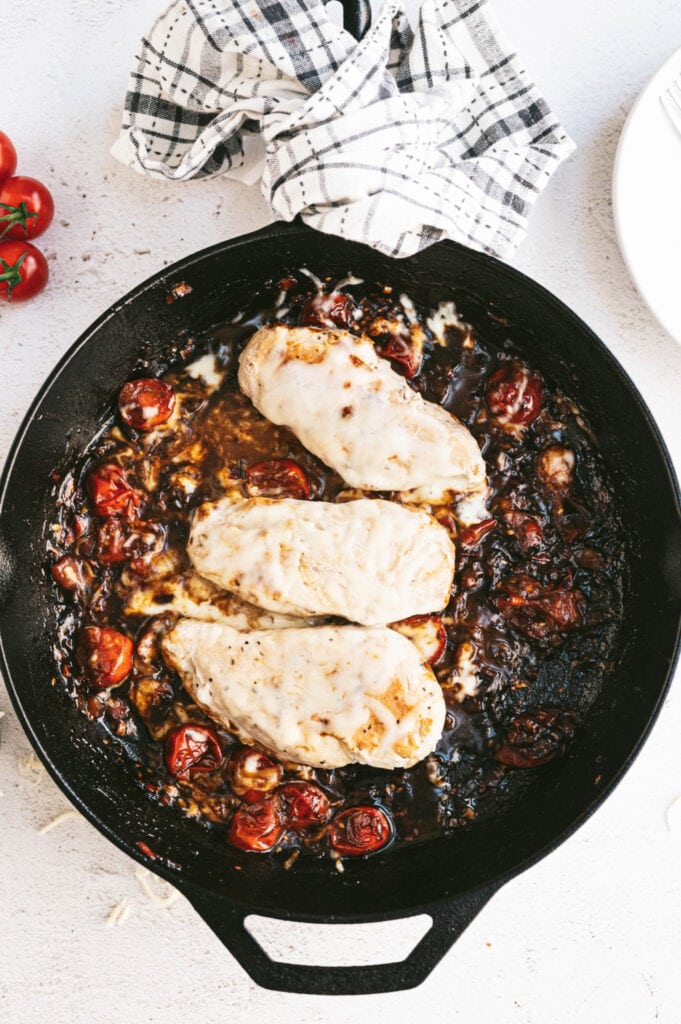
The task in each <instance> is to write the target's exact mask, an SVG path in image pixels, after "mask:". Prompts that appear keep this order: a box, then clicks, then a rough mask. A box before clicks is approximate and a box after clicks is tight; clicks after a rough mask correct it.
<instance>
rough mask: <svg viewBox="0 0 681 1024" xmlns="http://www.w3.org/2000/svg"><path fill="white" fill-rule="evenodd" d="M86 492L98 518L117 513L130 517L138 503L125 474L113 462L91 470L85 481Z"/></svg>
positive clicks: (138, 500) (137, 497)
mask: <svg viewBox="0 0 681 1024" xmlns="http://www.w3.org/2000/svg"><path fill="white" fill-rule="evenodd" d="M87 491H88V494H89V495H90V497H91V498H92V503H93V505H94V506H95V512H96V513H97V515H100V516H112V515H115V514H116V513H117V512H119V513H120V512H124V513H127V514H128V515H130V514H132V512H133V511H134V509H135V508H137V507H138V506H139V503H140V499H139V495H138V494H137V492H136V491H135V490H134V489H133V488H132V487H131V486H130V484H129V483H128V481H127V479H126V476H125V473H124V472H123V470H122V469H120V467H119V466H116V465H115V463H113V462H105V463H104V464H103V465H101V466H97V468H96V469H93V471H92V472H91V473H90V476H89V477H88V480H87Z"/></svg>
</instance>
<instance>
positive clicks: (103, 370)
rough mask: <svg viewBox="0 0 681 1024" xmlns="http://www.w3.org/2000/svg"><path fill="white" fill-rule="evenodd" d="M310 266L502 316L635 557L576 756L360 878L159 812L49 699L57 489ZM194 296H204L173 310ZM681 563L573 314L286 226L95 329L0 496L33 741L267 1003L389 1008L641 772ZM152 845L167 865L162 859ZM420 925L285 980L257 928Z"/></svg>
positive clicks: (371, 864)
mask: <svg viewBox="0 0 681 1024" xmlns="http://www.w3.org/2000/svg"><path fill="white" fill-rule="evenodd" d="M301 266H307V267H310V268H312V269H314V270H315V271H316V272H317V273H323V274H329V275H331V277H336V278H340V277H342V276H345V274H346V273H347V272H348V271H349V270H352V272H353V273H354V274H356V275H358V276H360V277H363V278H365V279H366V281H368V282H389V283H390V284H392V285H393V286H394V287H395V289H399V290H405V291H407V292H408V294H409V295H410V296H411V297H412V298H413V299H415V300H417V301H421V302H424V303H426V304H429V303H432V304H433V305H436V304H437V303H438V302H439V301H440V300H442V299H444V298H452V297H454V298H455V299H456V301H457V304H459V305H460V306H462V307H463V309H464V311H467V310H471V311H473V312H474V314H475V316H476V320H477V323H479V325H480V327H481V328H482V330H483V332H484V330H485V324H486V323H487V325H489V326H490V327H491V326H492V325H493V324H496V325H497V327H496V329H497V330H499V318H500V317H501V318H506V319H507V320H508V321H509V323H510V326H509V328H508V333H509V334H512V336H513V337H514V339H515V340H516V341H517V342H518V345H519V348H520V351H521V353H522V355H524V356H525V357H526V358H527V359H528V360H529V361H530V363H531V364H532V365H533V366H536V367H537V368H539V369H540V370H541V372H542V373H543V374H544V376H545V378H546V379H547V380H548V382H549V383H550V384H551V385H552V386H555V385H559V386H561V387H563V388H564V389H565V390H566V391H567V393H568V394H570V395H571V396H572V397H574V398H575V399H576V400H577V401H578V402H579V403H580V405H581V406H582V407H583V409H584V410H585V412H586V414H587V416H588V418H589V420H590V422H591V424H592V426H593V428H594V429H595V431H596V434H597V437H598V439H599V443H600V446H601V449H602V451H603V453H604V455H605V458H606V461H607V464H608V466H609V468H610V472H611V474H612V479H613V481H614V484H615V487H616V490H617V495H618V499H619V502H620V504H621V507H622V510H623V514H624V517H625V521H626V524H627V528H628V532H629V536H630V539H631V544H630V549H629V551H630V554H629V569H630V575H631V579H630V585H629V588H628V593H627V596H626V602H625V605H626V606H625V623H624V630H623V636H624V638H625V639H624V641H623V644H622V646H621V650H620V651H619V659H618V661H617V663H616V664H615V666H614V667H613V669H612V671H611V672H610V674H609V675H608V677H607V678H606V681H605V683H604V686H603V688H602V690H601V692H600V693H599V695H598V697H597V699H596V701H595V703H594V705H593V706H592V709H591V711H590V712H589V714H588V717H587V721H586V724H585V725H584V727H583V728H581V730H580V731H579V733H578V735H577V736H576V738H575V740H574V743H573V744H572V746H571V747H570V749H569V751H568V753H567V755H566V757H565V758H564V759H562V760H560V761H556V762H554V763H552V764H550V765H547V766H546V767H544V768H540V769H536V770H535V771H534V772H532V773H531V785H530V787H529V789H528V791H527V793H526V794H525V796H524V798H523V799H522V800H521V801H518V802H516V803H515V804H514V805H513V806H510V807H507V808H506V809H505V810H504V811H503V813H501V814H500V815H498V816H496V817H494V818H492V819H491V820H489V821H487V822H480V823H478V824H477V825H475V826H474V827H472V828H471V829H470V830H467V831H461V832H458V833H455V834H454V835H452V836H451V837H449V838H439V839H437V840H431V841H428V842H423V843H420V844H419V843H414V844H413V845H411V846H406V847H405V848H399V849H393V850H391V851H388V852H387V853H386V854H385V855H384V856H380V855H379V856H375V857H373V858H369V859H368V860H366V861H363V860H359V861H354V862H353V861H348V862H347V865H346V871H345V874H343V875H340V874H338V873H337V872H336V871H335V870H334V869H333V866H332V865H331V864H330V863H328V862H320V861H313V860H310V859H307V858H301V859H300V860H299V861H298V862H297V863H296V865H295V867H294V868H293V870H291V871H284V870H283V868H282V867H281V866H280V865H279V864H278V863H276V862H275V861H274V860H273V859H270V858H269V857H266V856H256V855H248V854H243V853H240V852H239V851H237V850H234V849H231V848H228V847H227V845H226V844H225V843H224V841H222V840H217V839H216V838H215V837H213V836H212V835H211V834H209V833H207V832H205V831H204V830H203V829H201V828H200V826H198V825H197V824H196V823H194V822H191V821H188V820H185V819H182V818H180V817H179V816H178V815H177V814H176V813H175V812H174V811H172V810H169V809H167V808H163V807H160V806H159V805H158V804H155V803H152V802H151V801H150V800H149V799H148V797H147V796H146V795H145V793H144V792H143V790H142V789H141V788H140V787H139V786H138V785H136V784H135V782H134V778H133V772H132V770H131V769H130V766H129V765H127V764H125V763H122V762H121V761H120V760H119V759H118V758H117V756H116V752H115V748H114V746H113V745H111V746H110V747H106V746H104V745H103V744H102V743H101V742H100V741H99V740H98V739H97V726H96V725H95V724H94V723H92V722H89V721H87V720H86V718H85V717H84V716H82V715H81V714H79V713H78V712H76V711H75V710H74V709H73V707H72V705H71V703H70V701H69V699H68V697H67V696H66V695H65V694H64V693H63V692H62V688H61V687H60V686H59V685H54V686H53V685H50V680H51V679H52V678H53V675H54V665H53V659H52V637H53V630H54V626H55V600H56V592H55V588H54V585H53V584H52V583H51V581H50V579H49V575H48V573H47V572H46V552H45V531H44V522H45V518H46V514H49V513H48V512H47V510H48V509H50V508H51V507H53V502H54V484H53V482H52V480H51V478H50V474H51V473H52V471H53V470H54V469H55V468H59V467H60V466H65V465H66V464H67V463H68V461H69V459H70V458H72V457H73V456H75V454H76V453H78V452H80V451H81V450H82V448H83V446H84V445H86V443H87V442H88V441H89V440H90V439H91V438H92V437H93V435H94V434H95V433H96V431H97V430H98V429H99V427H100V425H101V424H102V423H103V421H104V419H105V418H106V417H107V416H108V415H109V413H110V410H111V408H112V403H113V401H114V399H115V395H116V392H117V389H118V388H119V386H120V384H121V382H122V381H125V380H126V379H128V378H130V377H132V376H135V375H136V374H139V371H140V366H139V360H140V358H141V357H143V358H145V359H147V360H149V364H150V371H151V372H152V373H153V372H156V371H161V370H162V369H164V368H165V365H166V354H167V351H168V347H169V345H170V344H171V343H172V342H174V341H176V340H177V339H178V338H182V337H186V336H189V335H192V334H199V333H201V332H204V331H206V330H207V329H208V328H209V327H210V326H211V325H213V324H216V323H218V322H220V321H224V320H226V319H228V318H230V317H231V316H232V315H233V314H234V313H235V312H236V311H237V310H239V309H240V307H241V306H242V304H244V303H245V302H247V301H248V300H249V299H250V298H251V297H252V296H253V293H254V292H255V291H256V290H257V289H258V288H260V287H262V286H263V285H264V284H265V282H266V281H267V280H268V279H273V280H274V281H277V280H279V278H281V277H283V276H285V274H287V273H289V272H291V271H292V270H296V269H297V268H299V267H301ZM178 281H186V282H187V283H188V284H190V285H191V287H192V289H193V290H192V292H191V294H190V295H188V296H187V297H186V298H184V299H182V300H181V301H176V302H174V303H173V304H171V305H168V304H167V302H166V295H167V294H168V291H169V288H170V286H171V285H172V284H174V283H177V282H178ZM476 296H478V297H481V300H479V299H477V298H476ZM476 310H477V313H476V312H475V311H476ZM487 310H491V311H492V313H493V316H494V317H495V318H496V319H495V320H492V319H487V316H488V314H487V312H486V311H487ZM469 315H470V314H469ZM65 453H66V455H65ZM680 551H681V512H680V508H679V496H678V491H677V485H676V483H675V479H674V475H673V471H672V468H671V465H670V462H669V458H668V455H667V453H666V451H665V447H664V444H663V442H662V440H661V438H660V435H659V433H658V431H657V428H656V426H655V424H654V422H653V421H652V419H651V417H650V414H649V412H648V410H647V409H646V407H645V405H644V404H643V402H642V400H641V397H640V395H639V394H638V392H637V391H636V389H635V387H634V386H633V384H632V383H631V381H630V380H629V379H628V377H627V376H626V375H625V373H624V372H623V370H622V369H621V367H620V366H619V365H618V363H617V362H616V361H615V360H614V359H613V357H612V356H611V355H610V354H609V352H608V351H607V349H606V348H605V347H604V346H603V344H602V343H601V342H600V341H599V340H598V338H596V337H595V336H594V334H593V333H592V332H591V331H590V330H589V328H588V327H586V325H585V324H584V323H582V321H580V320H579V319H578V318H577V317H576V316H575V315H574V314H573V313H571V312H570V310H569V309H567V308H566V307H565V306H564V305H563V304H562V303H561V302H559V301H558V300H557V299H556V298H554V297H553V296H552V295H550V294H549V293H548V292H546V291H545V290H544V289H543V288H541V287H540V286H539V285H537V284H535V283H534V282H533V281H531V280H529V279H528V278H526V277H524V276H523V275H522V274H520V273H518V272H517V271H515V270H513V269H512V268H510V267H508V266H505V265H504V264H502V263H500V262H498V261H496V260H494V259H492V258H490V257H488V256H485V255H481V254H480V253H475V252H471V251H470V250H467V249H465V248H463V247H462V246H459V245H454V244H452V243H440V244H438V245H435V246H433V247H432V248H430V249H428V250H427V251H425V252H424V253H421V254H420V255H418V256H415V257H412V258H410V259H406V260H403V261H399V262H398V261H394V260H391V259H389V258H388V257H385V256H382V255H379V254H377V253H376V252H374V251H373V250H371V249H368V248H366V247H364V246H361V245H356V244H353V243H350V242H345V241H341V240H338V239H333V238H329V237H327V236H326V235H322V234H318V233H317V232H314V231H312V230H309V229H307V228H304V227H302V226H298V225H293V226H291V225H284V224H274V225H272V226H270V227H268V228H265V229H263V230H261V231H257V232H255V233H254V234H252V235H248V236H246V237H242V238H237V239H234V240H232V241H229V242H224V243H221V244H220V245H217V246H214V247H213V248H211V249H206V250H205V251H203V252H200V253H197V254H195V255H192V256H189V257H187V258H186V259H184V260H181V261H180V262H179V263H177V264H175V265H174V266H173V267H170V268H168V269H166V270H164V271H162V272H161V273H159V274H156V275H155V276H154V277H152V278H150V279H149V280H148V281H147V282H145V283H144V284H142V285H140V286H139V287H138V288H136V289H135V290H134V291H132V292H131V293H130V294H129V295H127V296H126V297H125V298H124V299H122V300H121V301H119V302H117V303H116V304H115V305H114V306H113V307H112V308H111V309H110V310H108V312H106V313H105V314H104V315H103V316H102V317H101V318H100V319H99V320H98V321H97V322H96V323H95V324H94V325H93V326H92V327H91V328H90V329H89V330H88V331H86V333H85V334H84V335H83V336H82V337H81V338H80V339H79V340H78V341H77V342H76V344H75V345H74V346H73V348H72V349H71V350H70V351H69V352H68V353H67V354H66V356H65V357H64V358H63V359H62V360H61V362H60V363H59V365H58V366H57V367H56V369H55V370H54V371H53V373H52V374H51V375H50V377H49V379H48V381H47V382H46V384H45V385H44V386H43V388H42V389H41V391H40V393H39V395H38V397H37V398H36V400H35V402H34V403H33V405H32V407H31V409H30V410H29V412H28V414H27V416H26V419H25V420H24V423H23V425H22V427H21V429H20V431H19V434H18V436H17V438H16V440H15V442H14V445H13V448H12V450H11V452H10V455H9V457H8V461H7V465H6V467H5V471H4V474H3V477H2V480H1V482H0V569H1V571H0V582H1V586H0V639H1V647H0V656H1V662H0V663H1V666H2V669H3V671H4V674H5V678H6V681H7V686H8V688H9V692H10V695H11V697H12V700H13V702H14V706H15V708H16V711H17V714H18V715H19V718H20V720H21V722H22V723H23V726H24V728H25V730H26V732H27V734H28V736H29V739H30V741H31V743H32V744H33V746H34V748H35V750H36V752H37V753H38V755H39V756H40V758H41V759H42V761H43V763H44V764H45V766H46V768H47V769H48V770H49V772H50V774H51V775H52V777H53V778H54V779H55V781H56V782H57V783H58V785H59V786H61V788H62V789H63V791H64V792H65V793H66V795H67V796H68V798H69V799H70V800H71V801H72V803H73V804H75V806H76V807H78V808H79V810H80V811H81V812H82V813H83V814H84V815H85V816H86V817H87V818H88V819H89V820H90V821H91V822H92V823H93V824H94V825H95V826H96V827H97V828H98V829H99V830H100V831H101V832H102V833H104V835H106V836H108V838H109V839H111V840H112V842H114V843H116V845H117V846H119V847H120V848H121V849H122V850H124V851H125V852H126V853H128V854H129V855H130V856H131V857H134V858H135V859H136V860H138V861H140V862H141V863H143V864H145V865H146V866H148V867H150V868H151V869H152V870H153V871H156V872H157V873H158V874H159V875H160V876H162V877H163V878H165V879H167V880H168V881H170V882H172V884H173V885H175V886H176V887H177V888H179V889H180V890H181V891H182V892H183V893H184V894H185V895H186V896H187V897H188V898H189V900H190V901H191V902H192V904H193V905H194V907H195V908H196V910H197V911H198V913H199V914H200V915H201V916H202V917H203V918H204V920H205V921H206V922H207V923H208V924H209V925H210V927H211V928H212V929H213V930H214V931H215V932H216V934H217V935H218V936H219V938H220V939H221V940H222V941H223V942H224V944H225V945H226V946H227V947H228V948H229V950H230V951H231V952H232V953H233V955H234V956H235V957H236V958H237V960H238V961H239V962H240V963H241V964H242V965H243V966H244V967H245V968H246V970H247V971H248V972H249V974H250V975H251V976H252V977H253V978H254V979H255V980H256V981H257V982H258V983H259V984H260V985H263V986H265V987H268V988H277V989H283V990H287V991H291V992H314V993H358V992H379V991H390V990H395V989H401V988H408V987H410V986H414V985H416V984H418V983H419V982H420V981H422V980H423V979H424V978H425V977H426V976H427V975H428V973H429V972H430V971H431V970H432V968H433V967H434V966H435V964H436V963H437V962H438V961H439V960H440V958H441V957H442V956H443V955H444V953H445V952H446V951H447V949H448V948H449V947H450V945H451V944H452V942H454V941H455V939H456V938H457V937H458V936H459V935H460V934H461V933H462V931H463V930H464V929H465V927H466V926H467V925H468V924H469V923H470V921H471V920H472V919H473V918H474V917H475V915H476V914H477V913H478V912H479V910H480V909H481V908H482V907H483V906H484V905H485V903H486V902H487V900H489V899H490V897H491V896H492V895H493V894H494V893H495V892H496V890H497V889H498V888H499V886H500V885H502V884H503V883H504V882H505V881H507V880H508V879H509V878H511V877H512V876H513V875H516V874H518V873H519V872H520V871H523V870H524V869H525V868H526V867H528V866H529V865H530V864H532V863H534V862H535V861H537V860H538V859H539V858H540V857H543V856H545V855H546V854H547V853H548V852H549V851H550V850H552V849H553V848H554V847H555V846H557V845H558V844H559V843H560V842H562V841H563V840H564V839H565V838H566V837H567V836H569V835H570V834H571V833H572V832H573V831H574V830H575V829H576V828H577V827H578V826H579V825H580V824H581V823H582V822H583V821H584V820H585V819H586V818H587V816H588V815H589V814H591V813H592V811H593V810H594V809H595V808H596V807H597V806H598V805H599V804H600V803H601V802H602V801H603V800H604V798H605V797H606V795H607V794H608V793H609V792H610V791H611V790H612V788H613V786H614V784H615V783H616V782H617V781H618V779H620V778H621V776H622V774H623V773H624V771H625V770H626V768H627V767H628V766H629V765H630V764H631V761H632V759H633V757H634V756H635V754H636V753H637V751H638V750H639V749H640V747H641V744H642V742H643V740H644V739H645V737H646V735H647V733H648V730H649V729H650V727H651V724H652V722H653V719H654V718H655V716H656V714H657V712H658V709H659V707H660V704H661V701H662V698H663V696H664V693H665V690H666V687H667V683H668V680H669V678H670V674H671V671H672V666H673V662H674V658H675V652H676V648H677V635H678V630H679V618H680V614H681V593H680V588H681V566H680V564H679V563H680V561H681V558H680ZM139 841H142V842H144V843H146V844H147V845H148V846H149V847H151V849H152V850H154V851H155V852H156V853H158V854H159V855H160V858H159V859H157V860H154V861H150V860H149V858H148V857H146V856H144V854H143V853H142V852H141V851H140V849H139V848H138V846H137V845H136V844H137V843H138V842H139ZM237 867H238V869H239V870H235V868H237ZM424 912H425V913H428V914H430V915H431V917H432V918H433V922H434V923H433V927H432V929H431V930H430V931H429V932H428V933H427V934H426V936H425V937H424V938H423V939H422V940H421V942H420V943H419V944H418V945H417V947H416V948H415V949H414V951H413V952H412V954H411V955H410V956H409V957H408V958H407V960H406V961H404V962H403V963H394V964H383V965H378V966H373V967H367V968H353V967H350V968H345V967H331V968H329V967H315V966H293V965H286V964H282V963H278V962H276V963H275V962H273V961H272V960H270V959H269V958H268V957H267V955H266V954H265V953H264V952H263V951H262V949H261V948H260V946H259V945H258V944H257V943H256V942H255V940H254V939H253V938H252V937H251V936H250V934H249V933H248V931H247V930H246V929H245V927H244V918H245V917H246V916H247V915H248V914H250V913H261V914H265V915H269V916H272V917H279V918H287V919H294V920H302V921H313V922H333V923H336V922H339V923H343V922H348V923H349V922H361V921H379V920H386V919H390V918H399V917H404V916H408V915H412V914H417V913H424Z"/></svg>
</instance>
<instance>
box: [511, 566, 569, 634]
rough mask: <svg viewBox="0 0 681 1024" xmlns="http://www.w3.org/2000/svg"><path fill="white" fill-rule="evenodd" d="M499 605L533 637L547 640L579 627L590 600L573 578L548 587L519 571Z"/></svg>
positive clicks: (512, 621) (513, 622)
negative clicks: (585, 596) (587, 600)
mask: <svg viewBox="0 0 681 1024" xmlns="http://www.w3.org/2000/svg"><path fill="white" fill-rule="evenodd" d="M495 604H496V606H497V608H498V610H499V611H500V612H501V613H502V615H503V616H504V617H505V618H506V619H507V620H508V621H509V622H510V623H511V625H513V626H515V627H516V629H519V630H520V632H521V633H524V634H525V635H526V636H528V637H530V638H532V639H533V640H543V639H545V638H546V637H550V636H556V635H558V634H561V633H568V632H570V631H571V630H574V629H579V627H580V626H581V625H582V623H583V621H584V619H583V614H584V609H585V605H586V601H585V598H584V594H583V593H582V592H581V590H579V589H578V588H577V587H575V586H573V583H572V580H571V579H566V580H565V581H564V582H563V583H561V584H555V585H552V586H546V585H544V584H542V583H540V582H539V581H538V580H536V579H534V578H533V577H531V576H527V575H525V574H524V573H519V574H518V575H516V576H511V577H509V579H507V580H506V581H505V582H504V583H503V584H502V585H501V587H500V592H499V594H498V596H497V597H496V598H495Z"/></svg>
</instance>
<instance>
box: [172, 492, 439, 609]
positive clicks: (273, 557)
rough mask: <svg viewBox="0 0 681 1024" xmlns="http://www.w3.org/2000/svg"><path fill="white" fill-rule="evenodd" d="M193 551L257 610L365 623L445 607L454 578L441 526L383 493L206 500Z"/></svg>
mask: <svg viewBox="0 0 681 1024" xmlns="http://www.w3.org/2000/svg"><path fill="white" fill-rule="evenodd" d="M187 552H188V554H189V557H190V558H191V560H192V563H193V564H194V567H195V569H196V570H197V572H199V573H200V574H201V575H202V576H204V577H205V578H206V579H208V580H210V581H211V582H213V583H215V584H217V585H218V586H220V587H223V588H224V589H225V590H228V591H231V592H233V593H235V594H238V595H239V597H240V598H242V599H243V600H244V601H249V602H251V603H252V604H255V605H258V606H259V607H260V608H265V609H267V610H269V611H271V612H277V613H283V614H285V615H297V616H309V615H338V616H341V617H342V618H344V619H349V620H350V621H351V622H359V623H362V624H363V625H385V624H386V623H388V622H395V621H397V620H398V619H404V618H407V617H409V616H412V615H420V614H424V613H426V612H432V611H439V610H440V609H441V608H444V607H445V605H446V604H447V602H448V600H449V595H450V592H451V587H452V580H453V577H454V561H455V553H454V546H453V544H452V542H451V540H450V539H449V534H448V533H447V531H446V530H445V528H444V527H443V526H441V525H440V524H439V523H438V522H437V521H436V520H435V519H433V518H432V516H430V515H428V514H427V513H425V512H422V511H420V510H418V509H407V508H403V507H402V506H401V505H396V504H395V503H394V502H390V501H384V500H383V499H380V498H365V499H360V500H358V501H348V502H345V503H343V504H331V503H329V502H324V501H297V500H294V499H291V498H284V499H276V498H249V499H246V500H241V501H236V502H235V501H232V500H231V499H230V498H225V499H223V500H221V501H218V502H209V503H206V504H204V505H201V506H199V508H198V509H197V510H196V512H195V513H194V516H193V519H192V525H191V531H190V535H189V543H188V545H187Z"/></svg>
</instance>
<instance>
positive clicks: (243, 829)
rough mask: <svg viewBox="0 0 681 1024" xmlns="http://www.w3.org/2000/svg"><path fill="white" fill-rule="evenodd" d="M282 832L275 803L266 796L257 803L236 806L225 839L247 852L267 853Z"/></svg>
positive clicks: (282, 828)
mask: <svg viewBox="0 0 681 1024" xmlns="http://www.w3.org/2000/svg"><path fill="white" fill-rule="evenodd" d="M283 832H284V827H283V825H282V823H281V821H280V820H279V815H278V813H277V804H276V802H275V801H274V800H273V799H272V797H268V798H267V799H265V800H263V801H261V802H260V803H258V804H251V805H250V806H248V807H244V806H242V807H237V809H236V811H235V812H234V814H233V815H232V818H231V821H230V823H229V828H228V830H227V841H228V842H230V843H231V844H232V846H236V847H237V849H239V850H246V851H247V852H249V853H267V851H268V850H271V849H272V847H273V846H276V845H277V843H278V842H279V840H280V839H281V837H282V835H283Z"/></svg>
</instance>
